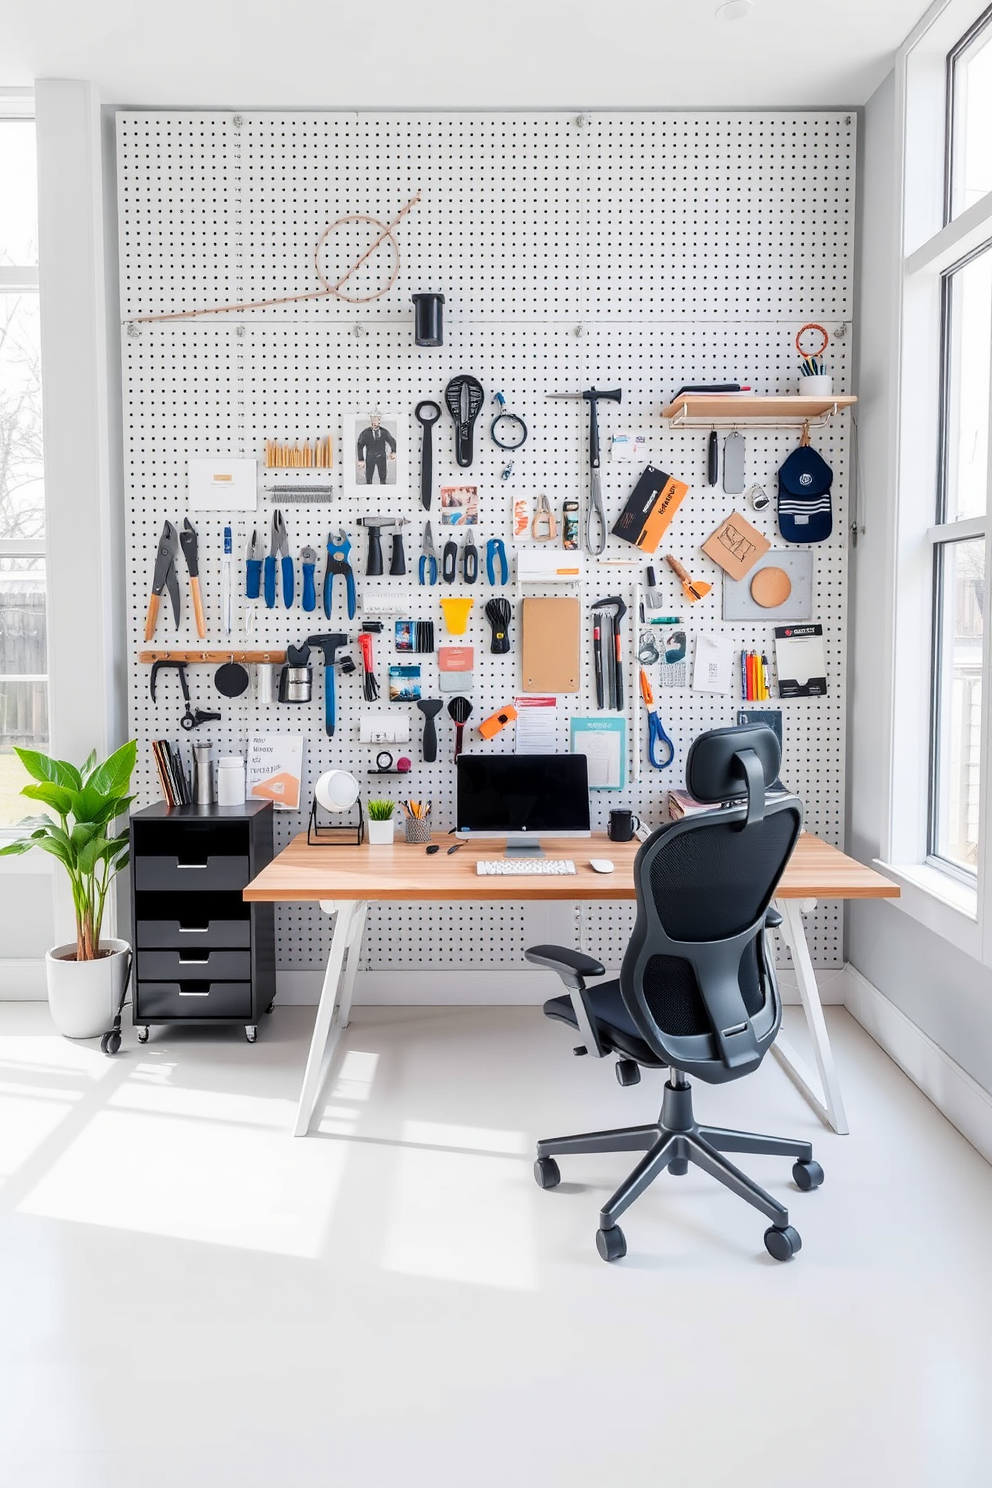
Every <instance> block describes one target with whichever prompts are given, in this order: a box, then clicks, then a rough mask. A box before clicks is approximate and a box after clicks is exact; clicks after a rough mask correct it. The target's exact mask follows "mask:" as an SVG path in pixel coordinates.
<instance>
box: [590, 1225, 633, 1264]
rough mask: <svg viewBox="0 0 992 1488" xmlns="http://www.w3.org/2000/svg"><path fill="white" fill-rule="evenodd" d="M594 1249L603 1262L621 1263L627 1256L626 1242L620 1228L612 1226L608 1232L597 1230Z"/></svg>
mask: <svg viewBox="0 0 992 1488" xmlns="http://www.w3.org/2000/svg"><path fill="white" fill-rule="evenodd" d="M596 1249H597V1250H598V1251H599V1253H600V1255H601V1256H602V1257H603V1260H604V1261H622V1260H623V1258H624V1256H625V1255H626V1254H627V1242H626V1240H625V1239H624V1238H623V1230H622V1229H621V1228H620V1226H619V1225H613V1227H612V1228H611V1229H609V1230H597V1231H596Z"/></svg>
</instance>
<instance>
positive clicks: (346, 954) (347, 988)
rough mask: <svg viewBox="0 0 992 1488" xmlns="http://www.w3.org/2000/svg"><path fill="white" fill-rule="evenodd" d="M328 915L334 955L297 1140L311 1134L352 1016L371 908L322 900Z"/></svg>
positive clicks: (306, 1076)
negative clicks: (328, 1070) (329, 1060)
mask: <svg viewBox="0 0 992 1488" xmlns="http://www.w3.org/2000/svg"><path fill="white" fill-rule="evenodd" d="M320 907H321V909H322V910H323V911H324V913H325V914H329V915H331V914H332V915H336V919H335V921H334V934H333V937H332V939H331V953H330V955H329V956H328V958H327V970H326V971H325V972H324V984H323V986H322V987H321V989H320V1001H319V1002H318V1004H317V1017H316V1019H315V1021H314V1025H313V1037H312V1038H311V1040H310V1052H309V1054H308V1055H307V1067H306V1070H305V1071H304V1074H303V1086H302V1089H301V1090H300V1103H299V1105H298V1107H297V1110H296V1125H295V1127H294V1128H293V1135H294V1137H305V1136H306V1134H307V1132H308V1131H309V1130H310V1121H311V1119H312V1117H313V1108H314V1106H315V1105H316V1104H317V1096H318V1095H319V1093H320V1086H321V1076H322V1074H323V1069H324V1060H325V1058H326V1057H327V1056H329V1055H330V1054H332V1053H333V1051H334V1047H335V1045H336V1044H337V1041H338V1039H339V1038H340V1037H341V1030H342V1028H347V1026H348V1019H349V1018H350V1016H351V998H352V994H353V992H354V990H355V974H356V972H357V971H358V962H359V958H360V954H361V949H362V933H363V931H364V929H365V916H366V914H367V912H368V904H367V903H366V902H363V901H362V900H354V899H343V900H321V903H320Z"/></svg>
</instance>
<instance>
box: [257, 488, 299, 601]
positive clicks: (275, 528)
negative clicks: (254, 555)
mask: <svg viewBox="0 0 992 1488" xmlns="http://www.w3.org/2000/svg"><path fill="white" fill-rule="evenodd" d="M277 555H279V556H281V557H282V597H283V603H284V604H285V606H286V608H287V610H288V609H289V608H290V606H291V605H292V603H293V560H292V558H291V557H290V553H289V538H288V537H287V535H286V522H285V519H284V518H283V514H282V512H281V511H280V510H279V508H278V507H277V508H276V510H275V511H274V512H273V513H272V543H271V547H270V549H269V554H268V557H267V558H266V560H265V569H264V575H263V577H264V580H265V603H266V607H267V608H268V609H270V610H272V609H275V604H276V557H277Z"/></svg>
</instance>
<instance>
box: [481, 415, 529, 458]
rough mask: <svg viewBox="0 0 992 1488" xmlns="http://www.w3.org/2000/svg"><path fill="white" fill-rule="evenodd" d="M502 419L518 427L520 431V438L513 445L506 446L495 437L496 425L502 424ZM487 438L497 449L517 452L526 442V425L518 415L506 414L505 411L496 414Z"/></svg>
mask: <svg viewBox="0 0 992 1488" xmlns="http://www.w3.org/2000/svg"><path fill="white" fill-rule="evenodd" d="M504 419H506V420H508V422H509V423H511V424H516V425H518V427H519V428H520V429H521V431H522V432H521V435H520V438H519V439H518V440H517V441H516V443H515V444H507V443H505V442H504V441H503V440H502V439H497V437H496V425H497V424H499V423H502V421H503V420H504ZM489 438H490V439H491V440H492V442H493V444H494V445H495V446H496V448H497V449H501V450H518V449H519V448H520V446H521V445H522V444H525V443H526V441H527V425H526V424H525V423H524V421H523V419H522V418H521V417H520V415H519V413H507V412H505V411H504V412H502V413H498V414H497V415H496V417H495V418H494V419H493V421H492V423H491V424H490V425H489Z"/></svg>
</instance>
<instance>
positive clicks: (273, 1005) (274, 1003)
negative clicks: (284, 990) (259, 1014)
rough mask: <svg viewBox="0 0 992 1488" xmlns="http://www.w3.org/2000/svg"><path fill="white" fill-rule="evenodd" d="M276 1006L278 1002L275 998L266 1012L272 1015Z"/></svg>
mask: <svg viewBox="0 0 992 1488" xmlns="http://www.w3.org/2000/svg"><path fill="white" fill-rule="evenodd" d="M275 1005H276V1000H275V998H274V997H273V999H272V1001H271V1002H270V1003H269V1005H268V1007H267V1008H266V1009H265V1011H266V1013H267V1014H268V1013H271V1011H272V1009H273V1008H274V1007H275Z"/></svg>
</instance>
